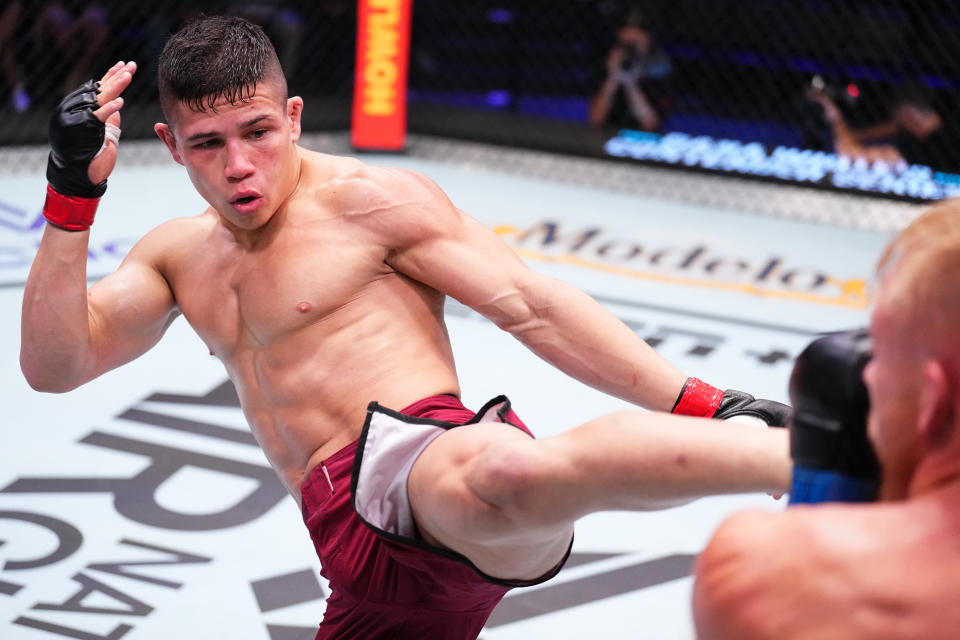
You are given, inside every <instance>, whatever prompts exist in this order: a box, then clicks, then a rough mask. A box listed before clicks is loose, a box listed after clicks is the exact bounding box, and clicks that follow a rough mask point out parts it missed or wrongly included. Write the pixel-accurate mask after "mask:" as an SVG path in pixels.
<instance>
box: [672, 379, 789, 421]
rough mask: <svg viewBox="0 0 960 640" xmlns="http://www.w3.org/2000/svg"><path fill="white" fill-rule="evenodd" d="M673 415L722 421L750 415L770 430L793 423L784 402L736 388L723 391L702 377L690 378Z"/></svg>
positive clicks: (674, 407) (678, 398) (681, 391)
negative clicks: (756, 395)
mask: <svg viewBox="0 0 960 640" xmlns="http://www.w3.org/2000/svg"><path fill="white" fill-rule="evenodd" d="M671 413H675V414H677V415H683V416H698V417H701V418H717V419H720V420H726V419H728V418H732V417H734V416H750V417H751V418H759V419H760V420H763V421H764V422H766V423H767V426H770V427H785V426H787V424H788V423H789V422H790V414H791V409H790V407H789V406H787V405H785V404H783V403H781V402H776V401H774V400H763V399H757V398H754V397H753V396H752V395H750V394H749V393H744V392H743V391H737V390H736V389H727V390H726V391H721V390H720V389H717V388H716V387H714V386H711V385H709V384H707V383H705V382H704V381H703V380H700V379H698V378H687V381H686V383H684V385H683V389H681V390H680V395H679V396H678V397H677V401H676V402H675V403H674V405H673V409H672V410H671Z"/></svg>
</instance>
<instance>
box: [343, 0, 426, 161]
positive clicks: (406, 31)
mask: <svg viewBox="0 0 960 640" xmlns="http://www.w3.org/2000/svg"><path fill="white" fill-rule="evenodd" d="M412 8H413V0H359V1H358V2H357V60H356V71H355V72H354V85H353V120H352V125H351V140H352V142H353V146H354V148H356V149H370V150H384V151H399V150H401V149H403V147H404V144H405V142H406V135H407V69H408V67H409V58H410V21H411V20H410V15H411V10H412Z"/></svg>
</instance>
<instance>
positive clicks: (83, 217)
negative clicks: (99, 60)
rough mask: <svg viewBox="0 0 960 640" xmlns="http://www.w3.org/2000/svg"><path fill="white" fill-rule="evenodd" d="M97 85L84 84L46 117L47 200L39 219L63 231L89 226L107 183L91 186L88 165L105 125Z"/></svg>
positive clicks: (87, 227) (101, 140)
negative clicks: (97, 112) (99, 112)
mask: <svg viewBox="0 0 960 640" xmlns="http://www.w3.org/2000/svg"><path fill="white" fill-rule="evenodd" d="M98 108H99V105H98V104H97V83H96V82H95V81H94V80H88V81H87V82H85V83H84V84H82V85H81V86H80V87H79V88H77V89H75V90H74V91H72V92H70V93H68V94H67V96H66V97H65V98H64V99H63V100H61V101H60V104H59V105H57V108H56V110H54V112H53V115H52V116H51V117H50V156H49V158H48V159H47V182H48V183H49V184H48V185H47V199H46V201H45V202H44V204H43V215H44V217H46V219H47V221H48V222H50V224H53V225H55V226H57V227H60V228H61V229H66V230H67V231H84V230H86V229H89V228H90V225H91V224H93V216H94V214H95V213H96V211H97V204H99V202H100V196H102V195H103V194H104V192H105V191H106V190H107V181H106V180H104V181H103V182H101V183H100V184H93V183H92V182H90V178H89V176H88V175H87V170H88V169H89V167H90V161H91V160H93V159H94V158H95V157H96V156H97V154H98V153H99V152H100V149H101V148H102V147H103V141H104V136H105V125H104V123H102V122H100V120H99V119H97V117H96V116H95V115H93V112H94V110H95V109H98Z"/></svg>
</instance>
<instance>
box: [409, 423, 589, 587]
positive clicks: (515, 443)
mask: <svg viewBox="0 0 960 640" xmlns="http://www.w3.org/2000/svg"><path fill="white" fill-rule="evenodd" d="M537 456H538V447H537V444H536V441H535V440H533V438H531V437H530V436H529V435H528V434H527V433H525V432H523V431H521V430H520V429H518V428H516V427H514V426H511V425H509V424H504V423H497V422H481V423H478V424H470V425H465V426H461V427H456V428H454V429H450V430H449V431H447V432H445V433H444V434H443V435H441V436H440V437H438V438H437V439H436V440H434V441H433V442H432V443H431V444H430V445H429V446H428V447H427V448H426V449H425V450H424V451H423V453H422V454H421V455H420V457H419V458H418V459H417V461H416V463H415V464H414V465H413V468H412V469H411V472H410V477H409V479H408V484H407V491H408V495H409V498H410V505H411V508H412V510H413V516H414V519H415V521H416V523H417V527H418V530H419V533H420V535H421V536H422V537H423V538H424V539H425V540H426V541H427V542H428V543H430V544H433V545H437V546H441V547H445V548H448V549H451V550H453V551H456V552H457V553H460V554H462V555H464V556H466V557H467V558H468V559H469V560H470V561H471V562H472V563H473V564H474V565H475V566H476V567H477V568H478V569H480V571H482V572H484V573H485V574H487V575H490V576H493V577H495V578H499V579H502V580H510V581H533V580H537V579H538V578H541V577H542V576H544V575H545V574H548V573H550V572H551V571H552V570H553V569H555V568H557V566H558V565H559V564H560V563H561V562H562V561H563V560H564V558H565V556H566V553H567V552H568V550H569V546H570V541H571V539H572V536H573V522H572V521H569V522H563V521H560V522H549V523H546V524H543V523H541V524H534V523H530V522H528V521H525V520H524V519H523V518H518V517H517V514H516V513H515V511H513V510H512V509H510V508H505V506H504V504H503V503H504V502H505V501H504V500H501V498H502V497H503V496H504V495H505V493H509V490H515V491H517V492H524V491H525V490H526V489H527V487H526V486H525V485H526V484H528V483H530V482H537V481H540V480H534V479H532V477H531V474H530V473H527V472H526V471H525V470H527V469H529V468H530V465H531V463H530V461H531V460H536V459H537ZM504 487H507V489H508V491H507V492H505V491H504ZM508 499H509V498H508Z"/></svg>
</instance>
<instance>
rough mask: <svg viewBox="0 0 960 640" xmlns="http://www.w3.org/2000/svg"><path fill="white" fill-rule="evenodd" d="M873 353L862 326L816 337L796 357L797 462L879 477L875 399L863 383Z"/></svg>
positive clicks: (793, 444) (793, 430)
mask: <svg viewBox="0 0 960 640" xmlns="http://www.w3.org/2000/svg"><path fill="white" fill-rule="evenodd" d="M871 356H872V344H871V342H870V336H869V334H868V333H867V332H866V331H865V330H858V331H845V332H840V333H831V334H827V335H825V336H822V337H820V338H817V339H816V340H814V341H813V342H812V343H810V345H809V346H807V348H806V349H804V351H803V352H802V353H801V354H800V356H799V357H798V358H797V361H796V363H795V364H794V367H793V373H792V374H791V376H790V401H791V402H793V404H794V407H795V408H796V413H795V415H794V417H793V424H792V425H791V427H790V455H791V457H792V458H793V461H794V464H795V465H797V466H799V467H803V468H806V469H818V470H822V471H828V472H834V473H837V474H842V475H844V476H849V477H852V478H860V479H863V480H866V481H868V482H876V481H877V480H878V479H879V474H880V465H879V463H878V462H877V457H876V454H875V453H874V450H873V446H872V445H871V444H870V439H869V438H868V437H867V412H868V410H869V408H870V398H869V396H868V394H867V388H866V385H865V384H864V382H863V369H864V367H865V366H866V365H867V362H869V361H870V358H871Z"/></svg>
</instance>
